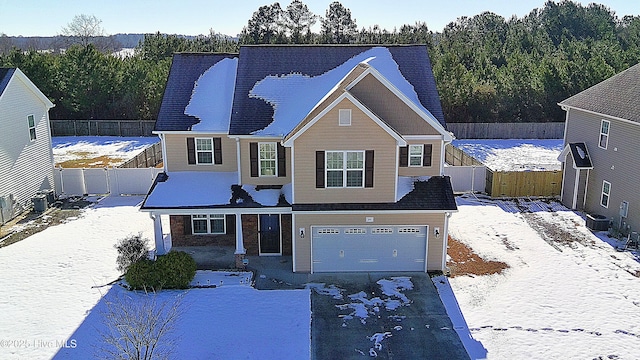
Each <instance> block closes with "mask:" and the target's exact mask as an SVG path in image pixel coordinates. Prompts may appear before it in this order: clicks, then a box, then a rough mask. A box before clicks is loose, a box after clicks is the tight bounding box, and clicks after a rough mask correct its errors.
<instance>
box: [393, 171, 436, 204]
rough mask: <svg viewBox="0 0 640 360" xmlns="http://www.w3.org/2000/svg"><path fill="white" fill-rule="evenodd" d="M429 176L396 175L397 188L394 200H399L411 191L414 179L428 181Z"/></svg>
mask: <svg viewBox="0 0 640 360" xmlns="http://www.w3.org/2000/svg"><path fill="white" fill-rule="evenodd" d="M428 180H429V176H418V177H412V176H398V188H397V191H396V202H398V201H400V200H401V199H402V198H403V197H405V196H406V195H407V194H408V193H410V192H412V191H413V189H414V188H415V186H414V184H415V182H416V181H428Z"/></svg>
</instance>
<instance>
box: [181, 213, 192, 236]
mask: <svg viewBox="0 0 640 360" xmlns="http://www.w3.org/2000/svg"><path fill="white" fill-rule="evenodd" d="M182 222H183V232H184V235H191V215H185V216H183V217H182Z"/></svg>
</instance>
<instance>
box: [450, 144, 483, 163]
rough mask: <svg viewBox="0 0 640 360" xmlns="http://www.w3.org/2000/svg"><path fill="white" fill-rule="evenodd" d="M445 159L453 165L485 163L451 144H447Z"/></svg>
mask: <svg viewBox="0 0 640 360" xmlns="http://www.w3.org/2000/svg"><path fill="white" fill-rule="evenodd" d="M444 161H445V162H446V163H447V164H449V165H453V166H483V167H484V164H483V163H481V162H480V161H478V160H476V158H474V157H473V156H471V155H469V154H467V153H466V152H464V151H463V150H462V149H459V148H457V147H455V146H453V145H451V144H447V146H445V148H444Z"/></svg>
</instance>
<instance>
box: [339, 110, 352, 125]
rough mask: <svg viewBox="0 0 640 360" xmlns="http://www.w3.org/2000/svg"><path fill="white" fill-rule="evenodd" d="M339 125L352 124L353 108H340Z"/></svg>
mask: <svg viewBox="0 0 640 360" xmlns="http://www.w3.org/2000/svg"><path fill="white" fill-rule="evenodd" d="M338 125H340V126H351V109H340V110H339V111H338Z"/></svg>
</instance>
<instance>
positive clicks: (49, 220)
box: [0, 197, 93, 248]
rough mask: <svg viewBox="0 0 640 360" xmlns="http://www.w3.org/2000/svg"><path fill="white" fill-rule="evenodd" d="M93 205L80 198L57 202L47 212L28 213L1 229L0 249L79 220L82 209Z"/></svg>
mask: <svg viewBox="0 0 640 360" xmlns="http://www.w3.org/2000/svg"><path fill="white" fill-rule="evenodd" d="M91 204H93V203H92V202H90V201H87V200H85V199H83V198H80V197H70V198H67V199H64V200H59V201H56V202H55V203H54V204H53V205H52V206H51V207H50V208H49V209H48V210H47V211H45V212H43V213H36V212H34V211H27V212H24V213H23V214H20V215H18V216H17V217H16V218H15V219H13V220H11V221H10V222H8V223H6V224H4V225H2V226H1V227H0V248H2V247H5V246H9V245H11V244H15V243H17V242H18V241H21V240H24V239H26V238H28V237H29V236H31V235H33V234H36V233H39V232H40V231H42V230H44V229H46V228H48V227H49V226H55V225H58V224H62V223H65V222H67V221H69V220H73V219H76V218H78V217H79V216H80V215H81V212H82V209H83V208H85V207H87V206H89V205H91Z"/></svg>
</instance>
